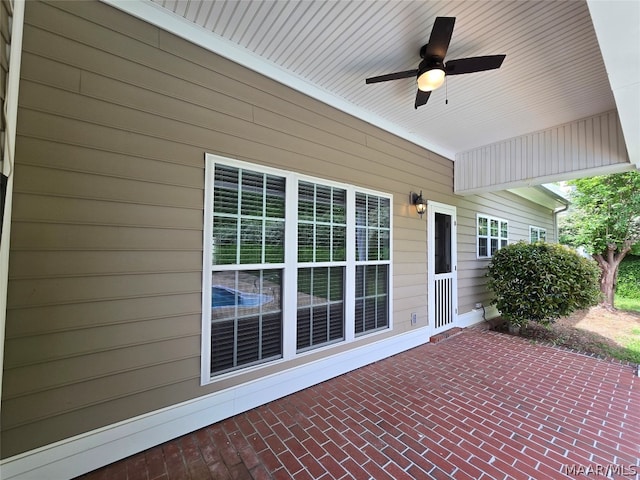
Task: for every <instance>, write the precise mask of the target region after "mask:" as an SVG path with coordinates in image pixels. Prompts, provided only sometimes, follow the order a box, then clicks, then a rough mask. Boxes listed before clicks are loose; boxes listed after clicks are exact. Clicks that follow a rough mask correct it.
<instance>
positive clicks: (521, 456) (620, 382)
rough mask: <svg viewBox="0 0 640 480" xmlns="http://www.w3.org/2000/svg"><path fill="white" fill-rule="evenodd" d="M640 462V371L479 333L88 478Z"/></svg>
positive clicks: (314, 475)
mask: <svg viewBox="0 0 640 480" xmlns="http://www.w3.org/2000/svg"><path fill="white" fill-rule="evenodd" d="M639 459H640V378H638V377H636V376H635V374H634V369H633V367H632V366H630V365H622V364H619V363H615V362H611V361H607V360H601V359H598V358H593V357H589V356H586V355H581V354H577V353H573V352H570V351H567V350H562V349H559V348H555V347H552V346H548V345H540V344H532V343H531V342H529V341H527V340H525V339H523V338H518V337H512V336H508V335H504V334H500V333H495V332H491V331H481V330H479V329H467V330H464V331H463V332H462V333H460V334H458V335H455V336H453V337H451V338H449V339H447V340H446V341H442V342H439V343H436V344H426V345H423V346H420V347H417V348H414V349H412V350H409V351H407V352H404V353H401V354H399V355H396V356H394V357H391V358H388V359H385V360H382V361H379V362H376V363H374V364H371V365H368V366H366V367H364V368H360V369H358V370H356V371H353V372H350V373H347V374H345V375H341V376H340V377H337V378H334V379H332V380H329V381H327V382H324V383H322V384H319V385H316V386H314V387H311V388H308V389H306V390H303V391H301V392H298V393H296V394H293V395H289V396H287V397H284V398H282V399H279V400H276V401H274V402H271V403H269V404H267V405H264V406H262V407H259V408H256V409H254V410H250V411H248V412H246V413H243V414H240V415H237V416H235V417H232V418H229V419H227V420H225V421H222V422H220V423H216V424H214V425H211V426H209V427H206V428H203V429H201V430H198V431H196V432H193V433H191V434H189V435H185V436H183V437H180V438H177V439H175V440H172V441H170V442H167V443H164V444H162V445H159V446H157V447H155V448H151V449H149V450H147V451H145V452H142V453H139V454H137V455H134V456H132V457H130V458H128V459H124V460H122V461H120V462H117V463H114V464H112V465H109V466H107V467H104V468H102V469H100V470H96V471H94V472H92V473H89V474H87V475H85V476H83V477H82V478H83V479H84V480H97V479H101V480H102V479H108V480H119V479H122V480H125V479H129V480H138V479H148V480H153V479H163V480H164V479H166V480H170V479H198V480H199V479H212V478H213V479H227V478H230V479H318V480H332V479H375V480H383V479H393V480H402V479H423V478H424V479H449V478H453V479H473V480H478V479H506V478H513V479H518V480H519V479H535V480H542V479H558V478H591V479H593V478H625V479H629V478H634V479H638V478H640V460H639Z"/></svg>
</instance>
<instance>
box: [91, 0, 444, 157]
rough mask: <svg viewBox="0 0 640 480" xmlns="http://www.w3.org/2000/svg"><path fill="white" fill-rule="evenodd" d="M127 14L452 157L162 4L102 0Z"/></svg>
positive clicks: (142, 1)
mask: <svg viewBox="0 0 640 480" xmlns="http://www.w3.org/2000/svg"><path fill="white" fill-rule="evenodd" d="M101 1H102V2H103V3H106V4H107V5H111V6H112V7H115V8H117V9H119V10H121V11H123V12H125V13H128V14H129V15H132V16H134V17H137V18H139V19H141V20H143V21H145V22H147V23H150V24H152V25H155V26H156V27H158V28H161V29H163V30H165V31H167V32H169V33H172V34H174V35H176V36H178V37H181V38H183V39H185V40H187V41H189V42H191V43H194V44H195V45H198V46H200V47H202V48H204V49H206V50H209V51H211V52H213V53H215V54H217V55H220V56H221V57H224V58H226V59H228V60H231V61H232V62H235V63H237V64H239V65H242V66H243V67H246V68H248V69H251V70H253V71H255V72H257V73H259V74H261V75H264V76H265V77H268V78H270V79H272V80H275V81H277V82H279V83H282V84H283V85H286V86H287V87H290V88H292V89H294V90H297V91H298V92H301V93H303V94H305V95H308V96H309V97H311V98H314V99H316V100H318V101H320V102H322V103H325V104H327V105H329V106H331V107H333V108H336V109H338V110H340V111H342V112H345V113H347V114H349V115H351V116H353V117H356V118H358V119H360V120H363V121H365V122H367V123H370V124H371V125H373V126H375V127H378V128H381V129H383V130H385V131H387V132H389V133H392V134H393V135H396V136H398V137H400V138H403V139H404V140H407V141H409V142H411V143H414V144H416V145H418V146H419V147H422V148H426V149H427V150H430V151H432V152H434V153H437V154H438V155H441V156H443V157H445V158H447V159H449V160H452V161H453V160H454V159H455V152H453V151H451V150H449V149H446V148H444V147H443V146H441V145H436V144H433V143H430V142H427V141H425V140H424V139H423V138H420V137H417V136H416V135H414V134H412V133H411V132H409V131H407V130H405V129H403V128H401V127H398V126H397V125H396V124H394V123H392V122H389V121H388V120H385V119H384V118H382V117H379V116H377V115H373V114H371V113H370V112H368V111H366V110H364V109H362V108H359V107H357V106H356V105H354V104H352V103H350V102H347V101H345V100H344V99H342V98H340V97H337V96H335V95H333V94H331V93H329V92H328V91H326V90H324V89H321V88H319V87H317V86H316V85H314V84H312V83H310V82H308V81H306V80H305V79H303V78H301V77H299V76H297V75H294V74H293V73H291V72H289V71H287V70H285V69H283V68H281V67H279V66H277V65H275V64H273V63H271V62H269V61H267V60H265V59H264V58H262V57H260V56H259V55H256V54H255V53H253V52H250V51H248V50H246V49H244V48H242V47H240V46H239V45H237V44H235V43H233V42H231V41H229V40H227V39H225V38H222V37H220V36H219V35H216V34H214V33H213V32H210V31H208V30H205V29H204V28H202V27H200V26H198V25H196V24H194V23H192V22H190V21H189V20H187V19H185V18H183V17H181V16H179V15H176V14H174V13H173V12H170V11H169V10H166V9H164V8H162V7H161V6H159V5H157V4H155V3H153V2H151V1H150V0H101Z"/></svg>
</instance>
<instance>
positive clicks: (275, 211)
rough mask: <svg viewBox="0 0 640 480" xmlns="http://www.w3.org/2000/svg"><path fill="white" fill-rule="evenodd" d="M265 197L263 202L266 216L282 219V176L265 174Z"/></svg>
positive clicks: (283, 185) (283, 184) (283, 181)
mask: <svg viewBox="0 0 640 480" xmlns="http://www.w3.org/2000/svg"><path fill="white" fill-rule="evenodd" d="M266 178H267V197H266V202H265V211H266V216H267V217H270V218H282V219H284V214H285V211H284V191H285V179H284V177H276V176H273V175H267V176H266Z"/></svg>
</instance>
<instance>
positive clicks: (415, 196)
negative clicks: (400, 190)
mask: <svg viewBox="0 0 640 480" xmlns="http://www.w3.org/2000/svg"><path fill="white" fill-rule="evenodd" d="M409 198H410V199H411V205H415V206H416V212H418V214H419V215H420V218H422V215H423V214H424V212H426V211H427V202H426V201H425V200H424V199H423V198H422V190H420V193H414V192H411V193H410V194H409Z"/></svg>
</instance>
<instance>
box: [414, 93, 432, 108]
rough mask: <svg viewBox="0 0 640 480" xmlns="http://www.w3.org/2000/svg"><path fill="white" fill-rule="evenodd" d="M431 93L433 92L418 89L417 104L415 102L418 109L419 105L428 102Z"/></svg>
mask: <svg viewBox="0 0 640 480" xmlns="http://www.w3.org/2000/svg"><path fill="white" fill-rule="evenodd" d="M430 95H431V92H430V91H429V92H423V91H422V90H420V89H418V93H416V104H415V108H416V109H417V108H418V107H419V106H421V105H424V104H426V103H427V101H428V100H429V96H430Z"/></svg>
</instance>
